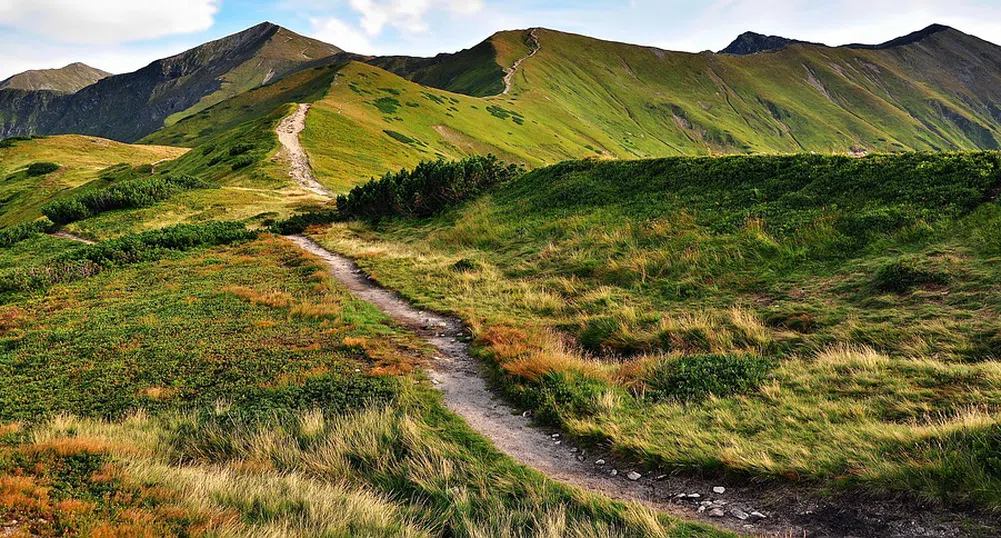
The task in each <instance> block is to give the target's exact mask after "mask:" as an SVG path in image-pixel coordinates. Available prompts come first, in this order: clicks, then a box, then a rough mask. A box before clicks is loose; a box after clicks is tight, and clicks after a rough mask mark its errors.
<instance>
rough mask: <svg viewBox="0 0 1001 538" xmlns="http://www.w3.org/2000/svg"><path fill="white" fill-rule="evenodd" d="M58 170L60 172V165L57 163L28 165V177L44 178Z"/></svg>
mask: <svg viewBox="0 0 1001 538" xmlns="http://www.w3.org/2000/svg"><path fill="white" fill-rule="evenodd" d="M56 170H59V165H58V164H56V163H45V162H42V163H32V164H30V165H28V176H30V177H36V176H44V175H46V174H51V173H52V172H55V171H56Z"/></svg>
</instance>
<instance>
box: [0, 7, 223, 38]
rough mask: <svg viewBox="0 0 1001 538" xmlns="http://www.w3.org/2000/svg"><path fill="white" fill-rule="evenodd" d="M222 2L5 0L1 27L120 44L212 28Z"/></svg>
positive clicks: (47, 35) (54, 36)
mask: <svg viewBox="0 0 1001 538" xmlns="http://www.w3.org/2000/svg"><path fill="white" fill-rule="evenodd" d="M219 3H220V0H0V25H3V26H8V27H12V28H15V29H17V30H19V31H22V32H33V33H37V34H42V35H43V36H45V37H48V38H51V39H54V40H58V41H63V42H72V43H120V42H123V41H133V40H146V39H156V38H160V37H164V36H168V35H174V34H185V33H194V32H200V31H203V30H207V29H209V28H210V27H211V26H212V24H213V22H214V19H215V16H216V14H217V13H218V11H219Z"/></svg>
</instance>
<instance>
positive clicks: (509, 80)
mask: <svg viewBox="0 0 1001 538" xmlns="http://www.w3.org/2000/svg"><path fill="white" fill-rule="evenodd" d="M528 35H529V36H531V37H532V42H533V43H535V48H534V49H533V50H532V52H530V53H529V54H528V56H525V57H524V58H521V59H520V60H518V61H517V62H514V65H512V66H511V68H510V69H508V70H507V74H506V75H504V93H503V95H507V94H509V93H511V85H512V84H513V83H514V76H515V75H516V74H517V73H518V68H519V67H521V64H522V63H524V62H525V60H527V59H529V58H531V57H533V56H535V55H536V54H538V53H539V51H540V50H542V43H540V42H539V36H538V34H537V33H536V30H532V31H531V32H529V34H528Z"/></svg>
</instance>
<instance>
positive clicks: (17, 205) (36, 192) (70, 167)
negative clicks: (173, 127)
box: [0, 135, 186, 227]
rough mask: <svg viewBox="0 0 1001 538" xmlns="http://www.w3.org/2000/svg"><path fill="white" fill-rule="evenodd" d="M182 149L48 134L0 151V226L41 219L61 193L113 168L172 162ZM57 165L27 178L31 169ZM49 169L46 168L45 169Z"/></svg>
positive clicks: (182, 152)
mask: <svg viewBox="0 0 1001 538" xmlns="http://www.w3.org/2000/svg"><path fill="white" fill-rule="evenodd" d="M185 151H186V150H183V149H178V148H168V147H163V146H132V145H128V144H120V143H118V142H112V141H110V140H103V139H100V138H92V137H86V136H75V135H69V136H52V137H46V138H37V139H33V140H19V141H15V142H14V143H12V144H10V146H9V147H6V146H5V147H0V178H2V179H3V181H2V182H0V226H3V227H6V226H10V225H13V224H18V223H22V222H26V221H30V220H34V219H35V218H38V217H40V216H41V207H42V205H44V204H45V203H47V202H48V201H50V200H51V199H53V198H54V197H56V196H58V195H59V194H60V193H62V192H63V191H66V190H68V189H74V188H77V187H81V186H83V185H86V184H87V183H90V182H93V181H95V180H98V179H99V178H100V176H101V175H103V174H104V173H105V171H106V170H107V169H108V168H110V167H112V166H115V165H119V164H127V165H130V166H139V165H149V164H152V163H154V162H157V161H161V160H163V159H173V158H176V157H179V156H181V155H183V154H184V153H185ZM40 163H51V164H54V165H58V169H57V170H50V171H49V172H47V173H45V174H41V175H34V176H33V175H31V174H30V170H29V169H30V168H31V166H32V165H36V166H37V165H38V164H40ZM50 169H51V167H50Z"/></svg>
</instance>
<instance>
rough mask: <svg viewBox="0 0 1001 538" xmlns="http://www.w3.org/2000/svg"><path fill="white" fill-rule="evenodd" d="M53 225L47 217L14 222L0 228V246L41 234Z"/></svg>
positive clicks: (14, 243)
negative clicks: (18, 222) (19, 222)
mask: <svg viewBox="0 0 1001 538" xmlns="http://www.w3.org/2000/svg"><path fill="white" fill-rule="evenodd" d="M52 227H53V225H52V222H51V221H50V220H48V219H42V220H36V221H34V222H24V223H21V224H15V225H14V226H9V227H7V228H4V229H3V230H0V248H9V247H12V246H14V245H16V244H17V243H20V242H21V241H25V240H27V239H31V238H32V237H34V236H36V235H38V234H43V233H45V232H47V231H49V230H51V229H52Z"/></svg>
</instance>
